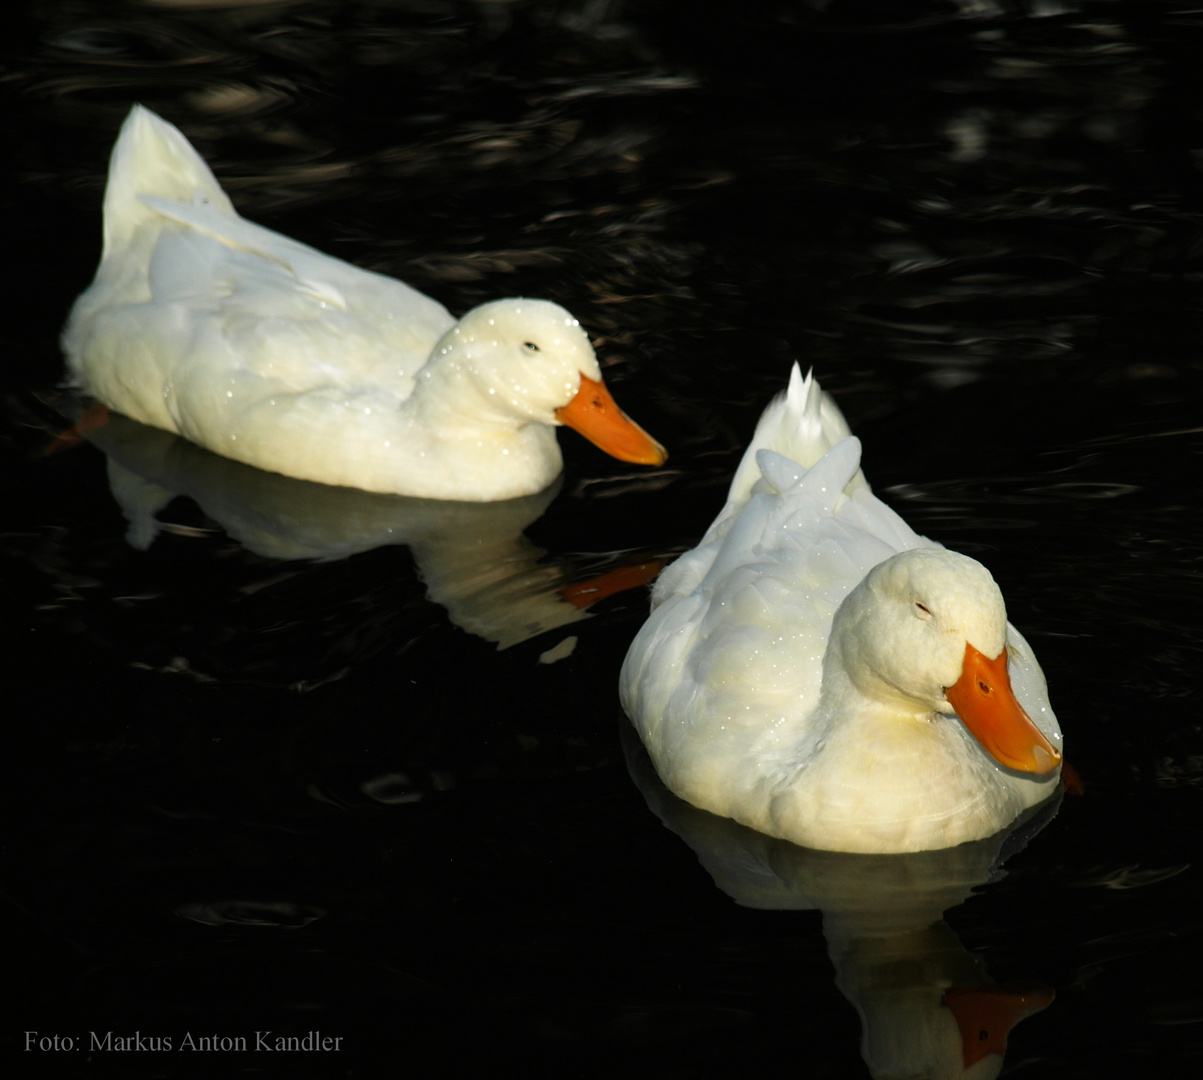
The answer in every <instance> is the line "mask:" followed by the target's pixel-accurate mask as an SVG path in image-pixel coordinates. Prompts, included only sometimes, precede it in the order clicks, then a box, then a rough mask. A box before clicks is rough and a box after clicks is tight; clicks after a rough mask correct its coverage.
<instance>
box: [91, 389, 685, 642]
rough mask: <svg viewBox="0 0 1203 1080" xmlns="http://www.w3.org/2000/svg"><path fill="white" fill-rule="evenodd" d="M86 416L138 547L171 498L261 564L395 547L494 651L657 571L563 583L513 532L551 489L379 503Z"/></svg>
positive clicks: (554, 566)
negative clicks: (404, 550)
mask: <svg viewBox="0 0 1203 1080" xmlns="http://www.w3.org/2000/svg"><path fill="white" fill-rule="evenodd" d="M71 411H74V410H71ZM88 415H90V416H92V417H96V418H97V419H96V420H93V422H91V423H81V424H80V425H79V426H80V427H81V428H86V430H87V438H88V440H89V441H91V442H93V443H95V444H96V445H97V446H99V447H100V448H101V449H102V450H103V451H104V453H105V455H106V457H107V459H108V463H107V464H108V478H109V486H110V488H111V489H112V492H113V496H114V498H115V499H116V500H117V503H118V505H120V507H121V510H122V512H123V513H124V515H125V517H126V520H127V521H128V522H129V530H128V532H127V534H126V536H127V539H128V541H129V543H130V544H131V545H132V546H133V547H135V548H137V549H138V550H141V551H145V550H147V549H148V548H149V547H150V546H151V544H153V543H154V541H155V538H156V537H157V536H158V534H159V532H160V531H161V529H162V527H163V526H162V523H161V522H160V521H159V519H158V517H157V516H156V515H157V514H158V513H159V512H160V511H161V510H163V509H164V508H165V507H166V506H167V505H168V504H169V503H170V502H171V501H172V500H173V499H175V498H176V497H178V496H180V495H184V496H188V497H189V498H191V499H193V500H194V501H195V502H196V503H197V504H198V505H199V506H200V507H201V509H202V510H203V511H204V512H205V513H206V514H207V515H208V516H209V517H210V518H212V519H213V520H214V521H216V522H217V523H218V524H220V525H221V527H222V528H223V529H224V530H225V531H226V532H227V533H228V534H229V536H231V537H232V538H233V539H235V540H237V541H238V542H239V543H240V544H242V546H243V547H245V548H247V549H248V550H249V551H252V552H254V553H255V554H257V555H261V556H263V557H265V558H270V559H280V560H320V561H330V560H335V559H344V558H347V557H348V556H351V555H354V554H357V553H359V552H365V551H370V550H372V549H374V548H378V547H383V546H385V545H390V544H404V545H407V546H408V547H409V548H410V550H411V552H412V554H413V557H414V561H415V563H416V564H417V567H418V572H419V574H420V575H421V577H422V580H423V581H424V583H425V585H426V589H427V594H428V596H429V597H430V599H431V600H433V601H434V602H435V603H437V604H439V605H441V606H442V607H443V608H445V609H446V611H447V614H448V616H449V617H450V619H451V621H452V622H453V623H454V624H455V625H456V626H458V627H460V628H461V629H463V630H466V631H468V632H469V633H471V634H475V635H477V636H478V637H482V638H484V639H485V640H486V641H489V642H493V643H495V644H496V645H497V646H498V648H500V649H504V648H507V647H509V646H511V645H516V644H518V643H519V642H522V641H526V640H528V639H530V638H533V637H536V636H537V635H539V634H542V633H545V632H547V631H549V630H555V629H558V628H560V627H563V626H568V625H570V624H572V623H575V622H578V621H579V620H581V619H584V618H587V617H588V612H587V610H586V609H587V608H588V607H589V606H590V605H592V604H593V603H596V602H597V601H598V600H602V599H604V598H606V597H607V596H611V595H613V594H614V593H615V592H619V591H622V590H623V589H628V588H633V587H636V586H639V585H644V584H646V583H647V582H648V581H650V580H651V579H652V578H653V577H655V575H656V573H658V571H659V569H660V567H661V565H662V563H661V561H660V560H655V559H652V560H643V561H640V560H637V559H635V560H626V561H624V562H620V563H619V564H618V565H617V566H615V567H614V568H612V569H611V570H610V571H608V572H607V573H604V574H602V575H600V576H598V577H596V578H593V579H590V580H586V581H578V582H572V581H570V571H569V570H568V568H567V567H566V566H565V565H564V564H563V563H558V562H556V561H555V560H547V559H546V558H545V556H546V555H547V552H546V551H545V550H544V549H543V548H540V547H538V546H536V545H535V544H534V543H532V542H531V541H530V540H529V539H527V537H526V536H525V535H523V530H525V529H526V528H528V527H529V526H530V525H531V524H532V523H533V522H535V521H536V520H537V519H538V518H539V517H540V516H541V515H542V514H543V512H544V511H545V510H546V509H547V507H548V506H549V505H550V503H551V501H552V500H553V499H554V498H555V496H556V494H557V493H558V491H559V482H558V481H557V482H556V483H555V484H553V485H551V486H550V487H548V488H546V489H545V490H543V491H540V492H538V493H536V494H534V495H527V496H524V497H522V498H516V499H506V500H502V501H498V502H486V503H473V502H459V501H444V500H438V499H415V498H408V497H405V496H398V495H380V494H375V493H372V492H366V491H359V490H356V489H354V488H346V487H334V486H331V485H328V484H317V483H311V482H308V481H304V480H293V479H291V478H289V477H286V476H281V475H279V474H277V473H269V472H264V471H262V470H260V469H256V468H252V467H250V466H248V465H243V464H240V463H239V462H236V461H231V460H229V459H227V458H223V457H218V456H217V455H216V454H212V453H209V452H208V451H207V450H203V449H201V448H200V447H198V446H195V445H194V444H192V443H190V442H187V441H186V440H184V439H181V438H179V437H178V436H176V435H172V434H169V433H168V432H165V431H160V430H158V429H156V428H152V427H147V426H146V425H144V424H139V423H137V422H136V421H134V420H130V419H128V418H127V417H124V416H121V415H119V414H116V413H108V412H107V411H105V410H103V409H101V410H100V411H99V412H96V411H93V412H91V413H90V414H88Z"/></svg>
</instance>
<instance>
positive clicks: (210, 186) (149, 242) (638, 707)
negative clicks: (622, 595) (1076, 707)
mask: <svg viewBox="0 0 1203 1080" xmlns="http://www.w3.org/2000/svg"><path fill="white" fill-rule="evenodd" d="M63 344H64V350H65V352H66V355H67V362H68V367H69V369H70V372H71V376H72V378H73V380H74V382H75V384H76V385H77V386H79V387H80V388H81V389H83V390H85V391H86V392H87V393H89V394H91V395H92V396H93V397H95V398H97V399H98V400H99V401H100V402H102V403H103V404H105V405H107V406H109V407H110V408H113V409H115V410H117V411H118V412H121V413H125V414H126V415H128V416H131V417H133V418H134V419H137V420H140V421H142V422H143V423H147V424H151V425H153V426H155V427H159V428H163V429H165V430H167V431H172V432H176V433H178V434H180V435H182V436H184V437H185V438H187V439H189V440H191V441H193V442H195V443H198V444H199V445H201V446H204V447H206V448H208V449H210V450H212V451H215V452H216V453H219V454H222V455H224V456H226V457H230V458H234V459H236V460H239V461H242V462H245V463H247V464H250V465H255V466H258V467H259V468H263V469H267V470H270V471H273V472H280V473H284V474H286V475H289V476H294V477H299V478H301V479H307V480H316V481H319V482H322V483H327V484H341V485H346V486H350V487H357V488H363V489H366V490H369V491H380V492H389V493H395V494H403V495H412V496H419V497H428V498H440V499H461V500H470V501H492V500H499V499H506V498H511V497H516V496H520V495H526V494H530V493H533V492H536V491H540V490H542V489H543V488H544V487H546V486H547V485H548V484H550V483H551V482H552V480H553V479H554V478H555V477H556V476H557V475H558V473H559V471H560V468H561V464H562V463H561V457H560V452H559V448H558V445H557V443H556V438H555V433H554V427H555V426H557V425H560V424H567V425H569V426H572V427H574V428H576V429H577V430H578V431H580V432H582V433H583V434H584V435H586V437H588V438H590V439H591V440H592V441H594V442H595V443H597V444H598V445H599V446H600V447H601V448H602V449H604V450H606V451H607V452H609V453H611V454H613V455H614V456H616V457H618V458H620V459H622V460H625V461H631V462H637V463H643V464H652V465H659V464H662V463H663V461H664V460H665V453H664V450H663V448H662V447H661V446H660V445H659V443H657V442H656V441H655V440H654V439H652V438H651V437H650V436H649V435H647V433H646V432H644V431H643V430H642V429H641V428H640V427H638V425H636V424H634V423H633V422H632V421H631V420H630V419H629V418H627V417H626V416H625V415H624V414H623V413H622V412H621V410H620V409H619V408H618V407H617V405H615V404H614V402H613V399H612V398H611V397H610V396H609V393H608V392H607V391H606V388H605V386H604V384H603V383H602V380H601V372H600V369H599V367H598V363H597V359H596V357H595V356H594V353H593V349H592V347H591V345H590V343H589V339H588V337H587V336H586V334H585V333H584V331H582V330H581V328H580V326H579V324H578V323H577V321H576V320H575V319H574V318H573V317H572V316H571V315H569V314H568V312H566V311H565V310H564V309H563V308H561V307H558V306H557V305H555V304H551V303H548V302H546V301H540V300H526V299H511V300H499V301H496V302H494V303H490V304H484V305H482V306H480V307H477V308H474V309H473V310H472V311H470V312H468V314H467V315H465V316H464V317H463V318H462V319H461V320H459V321H458V322H456V321H455V320H454V319H453V318H452V317H451V315H450V314H449V313H448V312H447V310H446V309H445V308H443V306H442V305H441V304H438V303H437V302H436V301H434V300H431V299H430V298H428V297H426V296H423V295H422V294H421V293H419V292H417V291H415V290H414V289H411V288H410V287H409V286H407V285H405V284H403V283H402V282H400V281H397V280H394V279H392V278H388V277H384V276H382V275H379V274H373V273H369V272H367V271H364V270H360V269H358V268H356V267H353V266H350V265H349V264H347V263H344V262H341V261H340V260H337V259H333V258H331V257H329V256H327V255H323V254H322V253H320V252H318V251H315V250H314V249H313V248H310V247H307V246H305V245H303V244H300V243H297V242H296V241H293V240H290V239H288V238H287V237H284V236H281V235H279V234H278V233H274V232H271V231H270V230H268V229H264V228H261V227H260V226H257V225H253V224H251V223H250V222H248V221H245V220H243V219H242V218H241V217H240V216H239V215H238V214H237V212H236V211H235V210H234V207H233V205H232V204H231V202H230V200H229V198H228V197H227V196H226V194H225V193H224V192H223V191H222V190H221V188H220V186H219V185H218V183H217V181H216V180H215V179H214V177H213V174H212V173H211V172H210V170H209V169H208V167H207V166H206V165H205V163H204V162H203V161H202V160H201V158H200V157H199V156H198V155H197V153H196V152H195V150H193V148H192V147H191V146H190V145H189V143H188V142H187V140H186V139H185V138H184V137H183V135H181V134H180V132H179V131H178V130H177V129H176V128H174V127H172V126H171V125H170V124H168V123H166V122H165V121H163V120H161V119H160V118H159V117H157V116H155V115H154V114H153V113H151V112H150V111H149V110H147V109H144V108H141V107H135V108H134V109H133V111H132V112H131V113H130V115H129V118H128V119H127V120H126V122H125V125H124V127H123V128H122V131H121V134H120V136H119V138H118V140H117V144H116V146H115V148H114V150H113V156H112V161H111V165H110V171H109V179H108V187H107V189H106V193H105V200H104V247H103V254H102V257H101V262H100V266H99V269H98V270H97V273H96V278H95V280H94V281H93V283H92V285H91V286H90V287H89V288H88V289H87V291H85V292H84V293H83V294H82V295H81V296H80V298H79V299H78V300H77V301H76V304H75V307H74V308H73V310H72V312H71V315H70V318H69V320H68V323H67V327H66V329H65V331H64V334H63ZM652 605H653V613H652V616H651V618H650V620H649V621H648V623H647V624H646V625H645V626H644V628H643V630H642V631H641V632H640V634H639V636H638V637H637V638H636V639H635V642H634V644H633V645H632V647H631V651H630V653H629V654H628V656H627V660H626V663H625V664H624V666H623V671H622V698H623V703H624V706H625V707H626V709H627V712H628V714H629V715H630V716H631V718H632V719H633V721H634V723H635V725H636V727H637V728H638V730H639V732H640V734H641V735H642V737H643V740H644V742H645V743H646V745H647V747H648V749H649V751H650V753H651V757H652V760H653V761H654V763H655V765H656V767H657V769H658V771H659V772H660V775H661V777H662V778H663V779H664V781H665V783H666V784H667V785H668V786H669V788H670V789H672V790H673V791H674V792H676V793H677V794H678V795H680V796H682V797H683V798H685V799H686V800H688V801H689V802H691V803H693V804H695V805H697V806H699V807H702V808H704V809H707V810H711V811H713V812H715V813H717V814H722V815H724V816H727V817H731V818H734V819H735V820H737V821H740V822H743V823H744V824H747V825H750V826H752V827H753V828H756V829H759V830H760V831H762V832H765V833H769V834H771V835H774V836H780V837H783V838H785V839H788V840H792V841H795V842H796V843H799V844H803V845H806V846H810V847H816V848H825V849H828V850H836V851H858V852H900V851H915V850H924V849H934V848H942V847H950V846H953V845H955V844H959V843H962V842H964V841H968V840H974V839H979V838H982V837H985V836H989V835H991V834H993V833H995V832H997V831H998V830H1000V829H1002V828H1003V827H1004V826H1005V825H1007V824H1008V823H1009V822H1010V821H1012V820H1013V819H1014V818H1015V817H1016V816H1018V815H1019V814H1020V813H1021V812H1022V811H1023V810H1025V809H1026V808H1028V807H1030V806H1032V805H1035V804H1036V803H1038V802H1040V801H1042V800H1043V799H1044V798H1046V797H1047V796H1048V795H1049V794H1051V793H1052V791H1053V789H1054V788H1055V786H1056V784H1057V780H1058V775H1059V768H1060V761H1061V752H1060V749H1059V746H1060V740H1061V736H1060V731H1059V729H1058V727H1057V722H1056V720H1055V718H1054V716H1053V713H1052V710H1051V708H1050V707H1049V703H1048V697H1047V691H1046V689H1045V683H1044V678H1043V675H1042V674H1041V671H1040V667H1039V665H1038V664H1037V663H1036V660H1035V658H1034V657H1033V656H1032V653H1031V650H1030V649H1029V648H1028V645H1027V643H1026V642H1025V641H1024V639H1023V638H1022V636H1020V634H1019V633H1018V632H1017V631H1016V630H1015V629H1014V628H1013V627H1011V626H1010V625H1009V624H1008V623H1007V619H1006V612H1005V609H1004V606H1003V601H1002V596H1001V594H1000V593H999V590H998V587H997V586H996V585H995V583H994V581H993V579H992V578H991V577H990V574H989V573H988V572H987V571H986V569H985V568H984V567H982V566H981V565H980V564H979V563H977V562H975V561H974V560H972V559H969V558H967V557H965V556H962V555H957V554H955V553H953V552H949V551H946V550H944V549H943V548H941V547H939V546H938V545H935V544H933V543H932V542H931V541H928V540H925V539H923V538H922V537H919V536H917V535H916V534H915V533H914V532H912V531H911V530H910V529H909V528H908V527H907V525H906V524H905V523H904V522H903V521H902V519H901V518H899V517H898V516H897V515H896V514H895V513H894V512H893V511H892V510H890V509H889V508H888V507H886V506H885V505H884V504H883V503H881V502H880V501H878V500H877V499H876V498H875V497H874V496H873V494H872V492H871V491H870V490H869V486H868V484H867V483H866V482H865V480H864V478H863V477H862V476H861V473H860V470H859V444H858V442H857V441H856V440H855V439H854V438H852V437H851V436H850V434H849V432H848V428H847V425H846V423H845V422H844V419H843V417H842V416H841V415H840V413H839V411H838V410H837V409H836V407H835V406H834V404H832V403H831V402H830V400H829V399H827V398H826V397H825V396H824V395H823V394H822V392H821V391H820V390H819V388H818V386H817V384H815V383H814V382H813V381H812V380H810V379H809V378H808V379H806V380H803V379H802V377H801V374H800V373H799V372H798V370H797V369H796V368H795V370H794V372H793V375H792V378H791V382H790V387H789V390H788V391H787V393H786V394H785V395H784V396H783V397H782V398H781V399H780V400H778V401H777V402H775V403H774V404H773V405H771V406H770V407H769V409H768V410H767V412H766V413H765V416H764V418H763V419H762V421H761V423H760V426H759V428H758V429H757V433H756V436H755V438H754V440H753V443H752V445H751V447H750V448H749V450H748V452H747V454H746V455H745V456H744V459H743V461H742V463H741V464H740V467H739V469H738V471H737V473H736V476H735V480H734V482H733V484H732V487H731V493H730V496H729V498H728V501H727V504H726V506H725V507H724V508H723V511H722V513H721V514H720V515H719V517H718V519H717V520H716V521H715V523H714V524H713V525H712V526H711V528H710V530H709V531H708V532H707V534H706V536H705V538H704V539H703V541H702V543H701V544H700V545H699V547H697V548H696V549H695V550H693V551H691V552H690V553H688V554H687V555H685V556H683V557H682V558H681V559H680V560H678V561H677V562H676V563H675V564H674V565H673V566H672V567H670V568H669V570H668V571H666V572H665V574H664V575H663V576H662V577H661V579H660V581H659V582H658V584H657V585H656V588H655V591H654V594H653V600H652Z"/></svg>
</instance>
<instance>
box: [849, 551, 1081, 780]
mask: <svg viewBox="0 0 1203 1080" xmlns="http://www.w3.org/2000/svg"><path fill="white" fill-rule="evenodd" d="M831 646H832V647H833V649H834V654H833V659H835V660H836V661H837V662H840V663H842V666H843V668H844V670H845V672H846V674H847V676H848V677H849V679H850V680H851V681H852V682H853V684H854V685H855V686H856V687H857V688H858V689H859V690H860V691H861V692H862V693H864V694H866V695H868V696H869V697H871V698H873V699H875V700H880V701H887V702H891V703H893V704H899V703H901V702H905V703H907V704H908V705H909V706H910V707H911V708H912V709H914V710H915V711H916V712H928V713H930V712H936V713H940V714H943V715H946V716H952V715H956V716H959V717H960V719H961V721H962V722H963V723H964V724H965V727H966V728H968V730H969V732H970V733H971V734H972V735H973V736H974V738H976V739H977V741H978V742H979V743H981V745H982V746H983V748H984V749H985V750H986V752H987V753H989V754H990V755H991V757H993V758H994V759H995V761H997V762H998V763H999V764H1000V765H1003V766H1005V767H1006V768H1008V769H1015V770H1018V771H1021V772H1028V773H1034V774H1037V775H1044V774H1047V773H1050V772H1052V771H1053V770H1054V769H1055V768H1057V767H1058V766H1059V765H1060V764H1061V751H1060V750H1059V749H1057V748H1056V747H1055V746H1054V745H1053V744H1052V743H1051V742H1050V741H1049V740H1048V739H1047V738H1046V737H1045V735H1044V734H1043V733H1042V732H1041V731H1040V729H1039V728H1038V727H1037V726H1036V725H1035V724H1034V723H1033V722H1032V720H1031V718H1030V717H1029V716H1028V714H1027V712H1026V711H1025V710H1024V708H1023V706H1022V705H1020V703H1019V701H1018V699H1017V698H1016V697H1015V693H1014V691H1013V690H1012V689H1011V680H1010V676H1009V674H1008V671H1007V611H1006V606H1005V605H1004V603H1003V598H1002V593H1001V592H1000V591H999V588H998V585H997V584H995V581H994V578H993V577H991V576H990V572H989V571H988V570H987V569H986V568H985V567H984V566H982V564H981V563H979V562H977V561H976V560H975V559H971V558H969V557H968V556H966V555H960V554H958V553H957V552H954V551H946V550H944V549H942V548H919V549H916V550H912V551H903V552H900V553H899V554H897V555H894V556H892V557H890V558H889V559H886V560H885V561H884V562H882V563H879V564H878V565H877V566H875V567H874V568H873V569H872V570H870V571H869V573H868V574H867V575H866V576H865V578H864V579H863V580H862V581H861V582H860V584H859V585H857V587H856V588H855V589H853V590H852V592H850V593H849V594H848V596H847V597H846V598H845V599H844V601H843V603H842V604H841V605H840V607H839V609H838V610H837V612H836V615H835V620H834V622H833V625H832V635H831Z"/></svg>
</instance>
